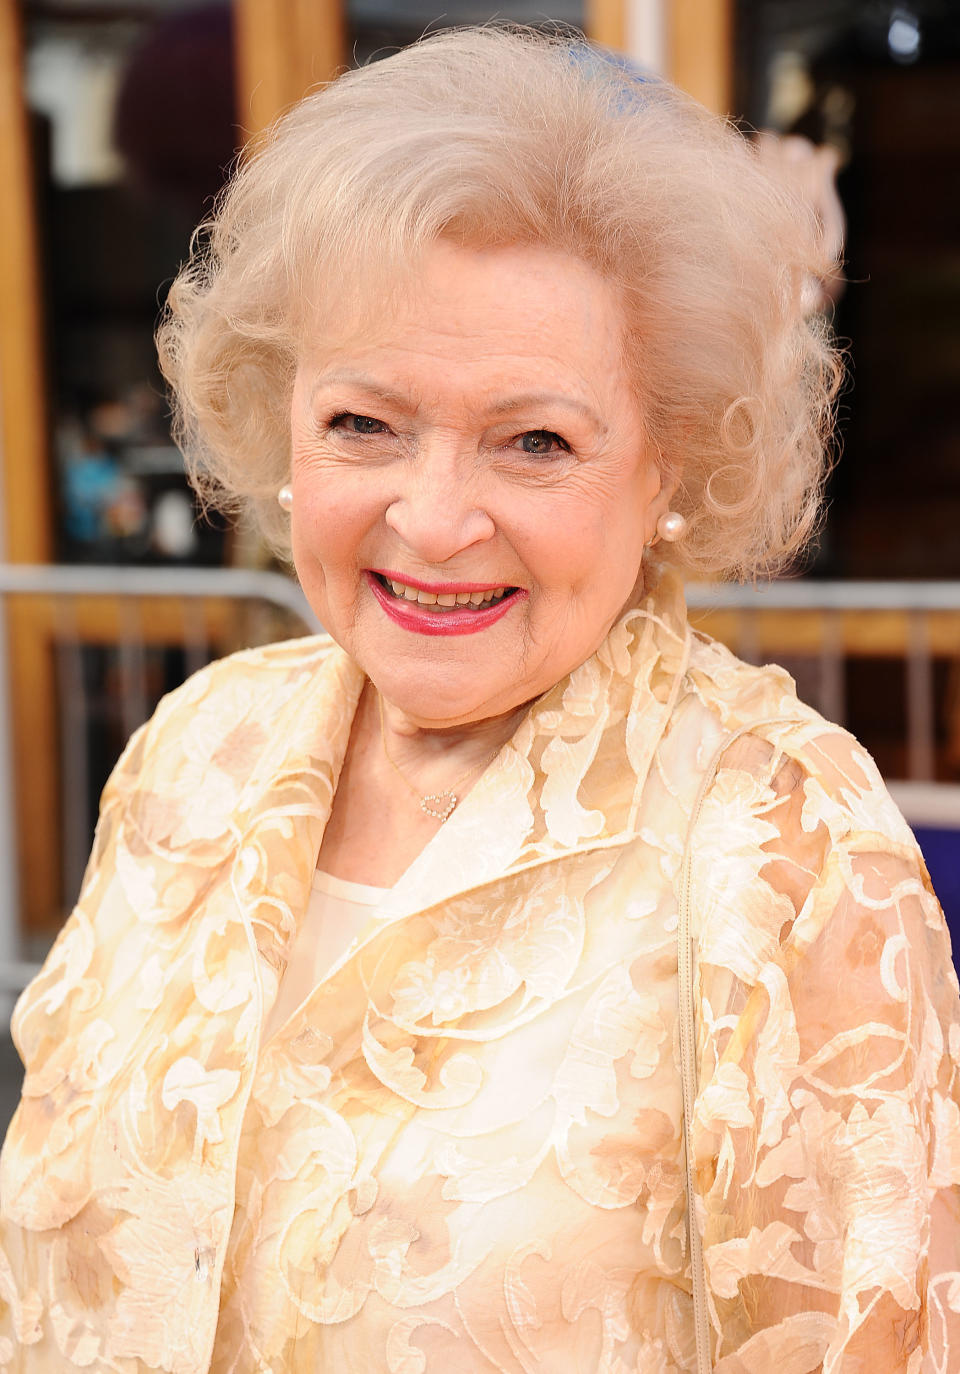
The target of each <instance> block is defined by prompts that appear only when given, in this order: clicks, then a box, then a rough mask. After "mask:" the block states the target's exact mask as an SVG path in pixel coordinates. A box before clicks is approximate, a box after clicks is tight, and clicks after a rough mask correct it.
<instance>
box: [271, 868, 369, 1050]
mask: <svg viewBox="0 0 960 1374" xmlns="http://www.w3.org/2000/svg"><path fill="white" fill-rule="evenodd" d="M388 891H389V888H386V887H372V886H371V885H370V884H368V883H352V882H347V881H346V880H345V879H343V878H335V877H334V876H333V874H332V873H324V872H323V871H322V870H321V869H319V868H318V869H317V870H316V872H315V873H314V875H313V882H312V883H311V886H310V898H309V901H308V902H307V909H306V912H305V913H304V917H303V925H302V926H301V927H300V931H299V933H298V935H297V938H296V941H295V942H294V945H293V948H292V949H291V951H290V958H289V960H288V963H287V967H286V969H285V970H284V974H283V978H282V979H281V980H280V987H279V989H278V990H277V1000H276V1001H275V1002H274V1004H273V1006H272V1007H271V1009H270V1013H269V1015H268V1016H267V1018H266V1020H265V1021H264V1023H263V1039H262V1042H261V1043H262V1044H264V1045H265V1044H266V1043H267V1041H268V1040H269V1039H270V1038H271V1036H273V1035H274V1034H275V1033H276V1032H277V1031H278V1030H279V1029H280V1027H281V1026H282V1025H283V1023H284V1022H285V1021H286V1020H287V1018H288V1017H289V1016H291V1015H292V1014H293V1012H295V1011H296V1009H297V1008H298V1007H299V1006H300V1004H301V1003H302V1002H303V1001H304V1000H305V999H306V998H307V997H308V996H309V995H310V993H311V992H312V991H313V989H314V988H315V987H316V985H317V983H319V981H320V979H321V978H322V977H323V976H324V975H325V974H326V973H328V972H329V970H330V969H331V968H332V967H333V965H334V964H335V963H336V962H337V961H338V960H339V959H341V958H342V957H343V955H344V954H346V952H347V950H348V949H349V948H350V947H351V945H353V944H354V942H355V941H356V939H357V938H358V936H359V935H360V934H361V932H362V931H363V929H364V927H365V926H366V925H367V923H368V921H369V919H370V916H371V915H372V914H373V912H375V911H376V909H377V907H378V906H379V905H380V903H381V902H382V901H383V899H384V898H385V897H386V895H387V893H388Z"/></svg>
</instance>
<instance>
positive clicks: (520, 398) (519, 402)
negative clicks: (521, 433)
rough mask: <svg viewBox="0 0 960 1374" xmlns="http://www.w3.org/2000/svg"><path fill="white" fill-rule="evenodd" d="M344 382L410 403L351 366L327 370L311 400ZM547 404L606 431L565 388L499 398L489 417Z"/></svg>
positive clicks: (387, 398) (380, 396)
mask: <svg viewBox="0 0 960 1374" xmlns="http://www.w3.org/2000/svg"><path fill="white" fill-rule="evenodd" d="M344 383H346V385H348V386H358V387H360V388H361V389H362V390H363V391H366V392H367V393H368V394H369V395H370V396H373V397H375V398H376V399H377V400H379V401H384V402H385V403H387V404H388V405H395V406H398V407H402V408H404V409H406V408H408V407H409V405H410V397H409V396H404V395H403V394H402V393H401V392H398V391H391V390H390V388H389V387H384V386H381V384H380V383H379V382H378V381H377V380H376V379H375V378H374V377H371V376H370V375H369V374H368V373H366V372H355V371H353V370H352V369H349V368H348V369H344V370H342V371H339V372H328V373H326V374H325V375H324V376H322V377H318V378H317V380H316V382H315V384H314V386H313V389H312V392H311V400H314V399H315V398H316V396H317V393H318V392H320V391H322V390H323V389H324V388H325V387H329V386H339V385H342V384H344ZM547 405H555V406H563V407H564V408H565V409H567V410H572V411H575V412H576V414H577V415H579V416H581V418H582V419H584V420H586V421H588V423H590V424H591V425H593V427H594V429H596V430H597V432H598V433H599V434H601V435H604V434H606V433H607V426H606V425H605V424H604V422H603V421H602V420H601V419H600V416H599V415H598V414H597V413H596V411H595V410H592V409H591V408H590V406H588V405H587V404H586V403H585V402H584V401H578V400H576V399H575V398H574V397H572V396H567V395H565V394H564V393H563V392H562V391H525V392H521V393H520V394H518V395H516V396H508V397H505V398H504V399H503V400H502V401H496V402H495V403H494V404H493V405H491V406H489V407H488V408H487V412H486V413H487V414H488V415H490V416H495V417H499V416H503V415H510V414H513V413H514V412H515V411H517V410H530V409H535V408H536V407H537V406H547Z"/></svg>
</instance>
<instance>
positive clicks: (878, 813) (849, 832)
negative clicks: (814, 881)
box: [687, 636, 922, 865]
mask: <svg viewBox="0 0 960 1374" xmlns="http://www.w3.org/2000/svg"><path fill="white" fill-rule="evenodd" d="M687 676H688V691H689V695H690V697H691V698H692V700H693V701H694V702H695V703H696V706H695V714H699V715H700V717H701V718H704V717H707V718H709V719H710V721H711V725H712V730H711V732H710V733H711V734H712V737H713V742H714V746H715V747H714V749H713V753H712V756H711V758H710V759H709V760H704V765H703V779H702V785H701V800H700V803H699V814H698V816H697V817H695V820H696V822H697V825H698V829H700V830H701V832H702V829H703V827H702V821H703V818H704V814H705V813H706V814H708V815H709V814H710V813H711V812H714V813H718V814H719V815H722V816H724V817H726V818H727V823H730V824H733V823H734V822H735V819H736V817H737V816H741V815H745V814H746V813H748V812H749V813H750V814H751V815H753V816H754V817H755V819H756V825H757V835H756V836H755V839H756V842H757V844H758V845H762V846H765V847H769V848H775V847H781V846H782V849H783V851H784V852H785V853H786V854H788V855H795V856H799V855H801V854H802V855H803V856H804V862H805V864H807V865H809V864H810V863H811V861H812V860H813V858H814V855H813V853H812V852H811V851H812V847H813V842H814V841H815V847H816V848H817V849H818V851H819V852H820V853H821V856H822V855H823V854H825V852H826V850H827V849H828V848H830V847H833V846H836V845H839V844H841V843H848V844H849V843H856V844H858V845H859V846H860V847H862V848H870V847H872V848H874V849H885V850H891V849H892V850H895V851H897V852H899V853H900V854H902V855H907V854H909V855H910V856H917V857H919V856H918V851H917V848H916V842H915V840H914V837H913V835H912V832H911V831H910V828H909V826H908V825H907V823H906V821H905V820H904V819H903V817H902V815H901V814H900V811H899V809H898V808H897V806H896V804H895V803H894V802H893V800H892V799H891V797H890V794H889V792H888V791H887V788H886V785H885V783H884V781H883V778H882V777H881V775H880V772H879V770H878V768H877V766H876V764H875V762H874V760H873V758H872V757H871V756H870V753H869V752H868V750H867V749H865V748H864V746H863V745H862V744H861V743H860V741H859V740H858V739H857V738H856V737H855V736H854V735H852V734H851V733H850V732H849V731H848V730H846V729H844V728H843V727H842V726H840V725H837V724H835V723H834V722H832V721H829V720H827V719H826V718H825V717H824V716H823V715H821V714H820V712H819V711H817V710H815V709H814V708H813V707H812V706H810V705H808V704H807V703H806V702H804V701H802V700H801V699H800V698H799V697H798V695H797V691H796V686H795V684H794V682H793V679H792V678H791V677H790V675H789V674H788V673H787V672H786V671H785V670H784V669H782V668H780V667H778V666H777V665H775V664H767V665H763V666H756V665H753V664H749V663H744V662H743V661H742V660H740V659H738V658H737V657H736V656H735V655H734V654H732V653H731V652H730V651H729V650H728V649H727V648H725V646H723V645H721V644H719V643H717V642H716V641H713V640H708V639H705V638H702V637H700V636H695V637H694V644H693V647H692V650H691V656H690V664H689V668H688V675H687ZM761 831H762V835H761V833H760V832H761ZM774 835H776V839H775V840H774V838H773V837H774ZM764 837H765V838H764ZM921 863H922V861H921Z"/></svg>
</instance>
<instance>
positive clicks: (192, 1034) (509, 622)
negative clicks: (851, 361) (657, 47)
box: [0, 29, 960, 1374]
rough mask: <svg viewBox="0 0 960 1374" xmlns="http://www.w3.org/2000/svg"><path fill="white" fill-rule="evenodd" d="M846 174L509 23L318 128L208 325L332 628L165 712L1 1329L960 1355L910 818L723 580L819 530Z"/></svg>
mask: <svg viewBox="0 0 960 1374" xmlns="http://www.w3.org/2000/svg"><path fill="white" fill-rule="evenodd" d="M822 257H823V253H822V249H821V246H820V245H819V243H818V239H817V234H816V225H815V222H814V219H813V217H812V215H810V214H809V213H808V212H807V211H806V209H805V208H804V207H803V206H802V205H799V204H797V203H795V202H793V201H792V200H791V199H790V197H789V195H788V194H787V193H786V192H784V191H783V190H781V189H780V188H778V186H776V185H775V184H774V183H773V182H771V181H770V180H769V179H768V176H767V174H766V173H765V172H764V171H763V169H762V167H761V166H760V165H759V163H758V162H757V161H756V159H755V158H754V156H753V154H752V153H751V151H750V149H749V148H748V146H747V145H746V144H745V143H744V142H743V140H742V139H741V138H740V136H739V135H738V134H737V133H736V132H735V131H733V130H732V129H730V128H728V127H726V126H725V125H723V124H722V123H721V122H720V121H717V120H714V119H713V118H712V117H711V116H709V115H708V114H707V113H706V112H705V111H703V110H701V109H699V108H698V107H696V106H695V105H693V104H692V103H691V102H690V101H688V100H687V99H686V98H685V97H683V96H682V95H681V94H680V93H679V92H676V91H674V90H672V89H671V88H669V87H667V86H664V85H662V84H658V83H650V82H646V81H641V80H639V79H635V78H634V77H633V76H631V75H630V74H629V73H628V72H625V71H624V70H623V69H621V68H620V67H617V66H614V65H613V64H611V63H609V62H607V61H606V60H604V59H603V58H602V57H601V56H599V55H597V54H592V53H590V52H589V51H588V50H586V49H571V48H570V46H569V45H568V44H566V43H564V42H561V41H559V40H551V39H545V38H542V37H538V36H536V35H531V34H526V33H523V32H512V31H506V30H501V29H484V30H473V31H471V30H467V31H463V32H459V33H450V34H443V35H439V36H436V37H433V38H431V39H429V40H427V41H425V42H423V43H421V44H419V45H417V46H416V47H415V48H413V49H411V50H408V51H406V52H402V53H398V54H396V55H395V56H394V57H391V58H389V59H387V60H385V61H383V62H381V63H378V64H376V65H375V66H371V67H369V68H366V69H364V70H362V71H358V72H351V73H348V74H347V75H346V76H344V77H342V78H341V79H340V80H338V81H337V82H335V83H334V84H333V85H332V86H330V87H328V88H326V89H324V90H322V91H319V92H317V93H316V94H315V95H312V96H310V97H308V99H306V100H305V101H303V102H302V103H301V104H300V105H299V106H297V107H296V108H295V109H293V110H291V111H290V112H289V114H288V115H286V116H285V117H284V118H283V119H282V120H281V121H280V122H279V124H278V125H277V127H276V129H275V130H274V131H273V132H272V134H271V135H270V137H269V138H268V139H267V140H265V141H264V143H263V144H262V145H261V146H260V147H259V148H258V149H257V150H256V151H255V153H254V154H253V155H252V156H251V157H250V158H249V159H248V160H247V161H246V163H245V164H244V165H243V166H242V167H241V168H240V169H239V171H238V173H237V175H236V177H235V179H234V180H233V182H232V183H231V185H230V187H229V188H228V189H227V191H226V193H225V195H224V197H223V199H222V201H221V203H220V205H219V206H218V209H217V212H216V214H215V216H214V218H213V220H212V221H211V223H210V224H209V225H208V226H207V227H206V230H205V234H204V236H203V237H202V238H201V239H200V241H199V244H198V248H197V252H196V255H195V256H194V258H193V260H192V262H191V263H190V264H188V265H187V266H186V267H185V268H184V270H183V272H182V273H181V276H180V277H179V279H178V281H177V282H176V283H175V285H174V288H173V289H172V290H171V292H170V297H169V307H168V313H167V316H166V318H165V320H164V323H163V325H162V327H161V330H160V335H159V343H160V352H161V358H162V360H163V363H164V367H165V369H166V373H167V376H168V378H169V380H170V382H171V386H172V388H173V397H174V404H175V405H176V407H177V408H178V414H179V417H180V432H181V436H182V440H183V444H184V447H185V452H186V454H187V457H188V460H189V462H190V463H191V465H192V468H193V472H194V474H195V479H196V481H197V483H198V485H199V487H200V489H201V490H202V491H203V492H205V493H206V495H207V497H208V499H216V500H217V501H218V502H220V503H221V504H223V505H225V506H230V505H231V504H234V505H236V504H237V503H241V504H250V505H252V507H253V509H254V510H255V511H256V512H258V513H259V515H260V517H261V519H262V521H263V523H264V527H265V529H266V530H267V532H268V534H269V535H270V537H272V538H273V539H274V541H275V543H276V544H277V547H278V548H280V549H281V550H283V551H284V552H288V553H289V552H292V559H293V564H294V567H295V569H296V573H297V575H298V577H299V579H300V581H301V583H302V585H303V588H304V590H305V592H306V594H307V597H308V598H309V600H310V603H311V605H312V606H313V608H314V609H315V611H316V612H317V614H318V616H319V617H320V618H321V619H322V621H323V624H324V625H325V627H326V630H327V634H325V635H321V636H318V637H315V638H312V639H307V640H304V641H300V642H296V643H292V644H291V643H288V644H283V645H277V646H273V647H270V648H266V649H261V650H257V651H255V652H249V653H244V654H239V655H235V656H234V657H232V658H230V659H227V660H225V661H224V662H222V663H219V664H214V665H212V666H211V667H210V668H209V669H207V670H205V671H204V672H203V673H201V674H199V675H197V676H196V677H194V678H192V679H191V680H190V681H189V682H188V683H186V684H185V685H184V687H183V688H181V689H180V690H179V691H178V692H177V693H175V694H173V696H171V697H170V698H168V699H167V700H166V701H165V702H163V703H162V704H161V706H160V708H159V710H158V712H157V714H156V716H155V718H154V719H153V721H151V722H150V723H149V724H148V725H147V726H145V727H144V728H143V730H142V731H141V732H140V733H138V735H136V736H135V737H134V739H133V740H132V741H131V744H130V746H129V748H128V750H127V751H126V753H125V754H124V756H123V758H122V759H121V761H120V763H119V765H118V767H117V770H116V772H115V774H114V776H113V778H112V779H111V782H110V784H109V785H108V787H107V789H106V791H105V793H104V798H103V808H102V816H101V822H100V826H99V829H98V833H97V840H96V845H95V849H94V854H93V857H92V859H91V863H90V867H89V869H88V872H87V876H86V879H85V882H84V887H83V891H82V893H81V895H80V900H79V903H78V906H77V909H76V911H75V912H74V914H73V916H72V917H71V918H70V921H69V922H68V923H67V926H66V928H65V930H64V932H63V934H62V936H61V937H60V940H59V941H58V943H57V945H56V947H55V949H54V951H53V953H52V954H51V956H50V959H49V960H48V962H47V964H46V965H45V967H44V969H43V971H42V972H41V974H40V976H39V977H38V979H37V980H36V981H35V983H34V984H33V985H32V986H31V987H30V988H29V989H28V990H27V992H26V993H25V994H24V997H23V999H22V1001H21V1003H20V1004H19V1007H18V1010H17V1015H16V1023H15V1034H16V1037H17V1043H18V1046H19V1047H20V1050H21V1053H22V1055H23V1058H24V1061H25V1063H26V1067H27V1078H26V1081H25V1086H24V1097H23V1102H22V1104H21V1107H20V1109H19V1111H18V1113H17V1116H16V1118H15V1120H14V1122H13V1124H12V1126H11V1130H10V1133H9V1135H8V1138H7V1142H6V1144H5V1146H4V1152H3V1157H2V1161H0V1212H2V1263H0V1275H2V1276H4V1277H3V1282H2V1283H0V1306H2V1312H0V1366H2V1367H3V1368H4V1369H10V1370H17V1371H28V1370H37V1371H40V1370H43V1371H48V1370H53V1369H56V1370H72V1369H91V1368H96V1369H109V1370H115V1371H118V1372H119V1371H123V1374H126V1371H133V1370H137V1371H138V1374H143V1372H144V1371H157V1372H159V1371H161V1370H162V1371H168V1372H170V1371H176V1374H200V1372H201V1371H211V1372H212V1374H227V1371H229V1372H230V1374H253V1372H254V1371H263V1370H265V1369H269V1370H271V1371H274V1374H286V1372H287V1371H289V1374H293V1371H295V1370H296V1371H300V1370H306V1369H310V1370H316V1371H331V1372H333V1371H335V1372H336V1374H341V1372H342V1371H354V1370H356V1371H360V1370H362V1371H365V1372H366V1371H369V1374H375V1372H376V1374H379V1371H382V1372H383V1374H410V1372H411V1371H414V1370H416V1371H418V1374H435V1372H436V1371H440V1372H441V1374H449V1371H457V1374H460V1372H461V1371H463V1374H473V1371H477V1374H479V1371H499V1374H530V1371H535V1370H549V1371H551V1374H573V1372H574V1371H578V1374H582V1371H588V1370H589V1371H597V1372H598V1374H599V1372H600V1371H604V1374H627V1371H628V1370H633V1371H638V1374H639V1371H645V1374H653V1371H657V1374H680V1371H692V1370H695V1371H697V1374H706V1371H708V1370H710V1369H711V1368H714V1367H715V1368H716V1371H717V1374H769V1371H770V1370H771V1369H780V1370H783V1371H787V1370H789V1371H790V1374H815V1371H829V1372H830V1374H853V1372H854V1371H855V1370H861V1369H865V1368H870V1369H876V1370H883V1371H884V1372H885V1374H886V1371H897V1370H899V1371H904V1374H942V1372H943V1371H947V1370H949V1369H953V1368H954V1367H956V1366H957V1364H958V1361H960V1296H958V1295H960V1083H958V1075H960V999H958V988H957V980H956V977H955V975H954V973H953V969H952V965H951V963H950V955H949V944H948V940H947V937H946V933H945V928H944V925H943V919H942V916H941V914H940V912H939V909H938V907H937V903H936V899H935V897H934V895H933V893H932V891H931V890H930V886H929V880H928V878H927V875H926V872H925V870H924V867H923V863H922V860H921V858H920V855H919V853H918V851H917V849H916V846H915V844H914V842H913V837H912V836H911V834H910V832H909V830H908V829H907V827H906V825H905V824H904V822H903V820H902V819H901V817H900V816H899V814H898V813H897V811H896V808H895V807H894V806H893V804H892V803H891V801H890V799H889V797H888V796H887V794H886V791H885V790H884V787H883V784H882V782H881V780H880V778H879V776H878V775H877V772H876V769H875V768H874V766H873V764H872V762H871V760H870V759H869V758H868V757H867V756H866V755H865V753H864V752H863V750H862V749H861V748H860V747H859V746H858V745H857V743H856V741H854V740H852V739H850V737H849V736H847V735H846V734H845V733H844V732H843V731H841V730H839V729H837V728H836V727H834V726H832V725H830V724H828V723H827V722H826V721H824V720H823V719H821V718H820V717H819V716H818V715H817V714H816V713H815V712H813V711H812V710H810V709H809V708H808V707H806V706H805V705H803V704H802V703H801V702H800V701H798V700H797V697H796V695H795V692H794V689H793V684H792V683H791V681H790V679H789V678H788V677H787V675H786V674H785V673H783V672H782V670H780V669H778V668H776V667H766V668H754V667H751V666H749V665H747V664H744V663H740V662H738V661H737V660H736V659H735V658H733V657H732V656H731V655H730V654H729V653H727V651H726V650H724V649H723V648H721V647H720V646H719V645H717V644H715V643H713V642H711V641H709V640H707V639H705V638H703V637H701V636H699V635H695V634H693V633H692V632H691V630H690V627H689V625H688V623H687V619H686V614H685V609H684V601H683V589H682V580H681V574H682V572H683V571H684V570H690V569H693V570H699V571H709V572H711V573H714V574H719V573H725V574H728V575H737V574H739V575H752V574H754V573H755V572H756V571H758V570H759V569H761V568H772V567H777V566H780V565H782V564H783V562H784V561H785V560H786V559H787V558H788V557H790V556H791V554H792V553H794V552H796V551H797V550H798V549H799V548H800V547H801V546H802V544H803V542H804V539H805V538H806V537H807V535H808V534H809V533H810V531H811V529H812V528H813V526H814V525H815V522H816V518H817V509H818V493H819V487H820V481H821V477H822V473H823V468H824V463H825V449H824V445H825V443H826V439H827V436H828V433H829V428H830V408H831V401H832V398H833V395H834V392H835V387H836V384H837V377H838V373H837V365H836V360H835V355H834V353H833V350H832V347H831V345H830V342H829V339H828V337H827V332H826V329H825V326H824V325H823V323H822V322H819V321H816V320H811V319H809V318H808V317H807V316H806V315H805V313H804V298H805V297H804V282H805V281H806V280H807V279H808V274H809V273H810V272H814V273H816V274H818V275H820V274H822V272H823V270H825V264H824V263H823V262H822V261H821V259H822Z"/></svg>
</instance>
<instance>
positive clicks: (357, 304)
mask: <svg viewBox="0 0 960 1374" xmlns="http://www.w3.org/2000/svg"><path fill="white" fill-rule="evenodd" d="M623 339H624V317H623V310H622V305H621V301H620V297H619V293H618V292H617V289H616V288H615V287H614V286H613V285H612V284H611V283H610V282H608V281H606V280H605V279H604V278H603V277H602V276H601V275H600V274H599V273H598V272H596V271H595V270H594V269H593V268H591V267H590V266H588V265H587V264H586V263H584V262H583V261H581V260H580V259H578V258H576V257H573V256H571V255H569V254H566V253H562V252H557V251H554V250H549V249H545V248H540V247H533V246H519V245H518V246H514V247H508V248H494V249H474V248H468V247H461V246H458V245H454V244H450V243H447V242H444V241H442V240H441V241H439V242H436V243H433V244H431V245H429V246H428V247H427V248H425V249H424V250H423V251H422V253H421V254H420V255H419V256H418V258H417V259H416V260H415V261H413V262H411V263H409V264H407V265H405V267H404V268H403V269H402V270H400V271H396V272H394V273H393V274H391V275H390V276H389V277H386V276H384V275H383V274H382V273H380V272H378V271H376V270H374V272H373V273H372V275H371V276H370V277H369V278H367V279H366V280H364V279H363V278H362V277H355V278H353V280H352V281H351V285H350V287H349V289H348V288H347V286H346V284H344V285H343V286H342V287H341V288H340V289H335V291H334V294H333V295H332V296H327V297H326V298H325V299H324V302H323V308H322V309H321V310H318V311H315V312H314V313H313V315H312V317H311V318H309V319H307V320H305V322H304V328H303V330H302V334H301V340H302V342H301V358H300V361H301V365H303V364H307V365H308V367H313V368H316V367H320V368H323V367H325V366H327V365H329V364H330V363H331V362H332V361H333V360H334V359H336V360H338V361H341V362H342V360H343V359H344V358H346V357H351V356H352V357H356V358H362V357H370V356H373V355H382V356H385V357H389V356H390V355H391V354H395V355H396V356H397V358H398V361H399V359H400V358H401V357H402V356H403V355H405V354H409V355H411V356H413V355H416V354H419V353H422V354H424V355H429V354H430V353H434V354H436V355H437V356H439V357H444V358H447V359H452V358H454V357H456V358H459V360H460V361H461V363H469V362H470V361H471V360H473V358H474V357H477V359H478V360H479V359H480V358H481V357H482V356H485V355H490V356H493V355H501V356H503V357H504V358H509V357H510V356H516V357H518V358H521V357H522V358H524V359H526V360H528V361H529V362H530V364H531V365H534V366H535V365H536V364H537V362H538V361H542V362H543V363H545V364H548V363H550V362H551V361H554V362H558V363H559V362H562V361H564V360H566V361H567V362H568V363H569V364H570V365H571V366H572V367H573V368H574V370H580V369H581V368H583V367H587V368H594V367H598V368H609V367H610V366H612V365H616V364H618V363H619V362H620V360H621V358H622V352H623Z"/></svg>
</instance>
